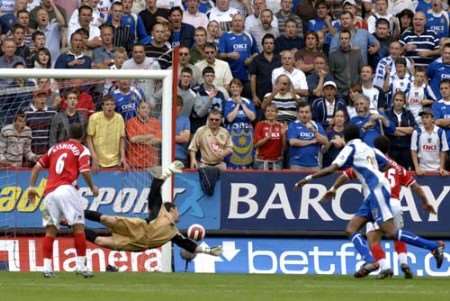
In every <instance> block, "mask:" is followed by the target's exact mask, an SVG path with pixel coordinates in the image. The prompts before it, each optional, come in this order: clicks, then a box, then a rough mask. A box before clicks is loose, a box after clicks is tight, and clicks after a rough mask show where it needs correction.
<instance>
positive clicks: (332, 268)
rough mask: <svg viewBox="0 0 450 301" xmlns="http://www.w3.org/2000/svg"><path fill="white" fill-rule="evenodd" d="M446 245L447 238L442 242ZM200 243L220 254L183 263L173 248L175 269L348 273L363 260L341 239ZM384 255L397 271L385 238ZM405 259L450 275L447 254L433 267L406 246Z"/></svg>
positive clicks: (428, 257) (431, 272)
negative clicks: (221, 247)
mask: <svg viewBox="0 0 450 301" xmlns="http://www.w3.org/2000/svg"><path fill="white" fill-rule="evenodd" d="M446 243H447V245H448V243H449V242H448V241H447V242H446ZM203 244H204V245H208V246H215V245H222V246H223V249H224V252H223V255H222V256H220V257H214V256H210V255H205V254H199V255H197V256H196V257H195V258H194V260H193V261H191V262H190V263H188V264H187V265H186V261H185V260H184V259H182V258H181V256H180V249H179V248H178V247H176V249H175V252H174V266H175V271H177V272H181V271H185V268H186V267H187V270H186V271H188V272H197V273H253V274H277V273H279V274H297V275H301V274H320V275H352V274H353V273H354V272H355V271H357V270H358V269H359V268H360V266H361V265H362V264H363V262H362V261H361V258H360V256H359V254H358V255H356V254H357V253H356V251H355V249H354V248H353V244H352V243H351V242H350V241H347V240H342V239H330V240H327V239H295V238H290V239H284V238H283V239H281V238H236V237H227V238H220V239H219V238H208V239H206V240H205V241H204V242H203ZM382 245H383V247H384V248H385V250H386V259H387V261H388V262H389V263H390V265H391V267H393V272H394V274H395V275H400V274H401V272H400V271H399V266H398V258H397V257H398V256H397V254H396V253H395V252H393V245H392V244H391V243H389V242H385V243H383V244H382ZM408 263H409V264H410V266H411V269H412V270H413V273H414V274H415V275H417V276H442V277H444V276H445V277H447V276H450V254H449V253H446V254H445V260H444V264H443V266H442V267H441V268H440V269H437V268H436V265H435V262H434V258H433V255H432V254H431V253H430V252H429V251H426V250H422V249H418V248H416V247H408Z"/></svg>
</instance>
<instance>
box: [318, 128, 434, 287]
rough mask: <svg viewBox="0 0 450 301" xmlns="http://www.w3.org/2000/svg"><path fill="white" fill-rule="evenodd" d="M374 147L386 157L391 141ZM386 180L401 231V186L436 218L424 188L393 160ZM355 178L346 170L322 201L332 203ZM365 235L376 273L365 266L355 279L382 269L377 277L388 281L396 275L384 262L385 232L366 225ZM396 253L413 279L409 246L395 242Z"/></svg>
mask: <svg viewBox="0 0 450 301" xmlns="http://www.w3.org/2000/svg"><path fill="white" fill-rule="evenodd" d="M374 145H375V147H376V148H378V149H379V150H380V151H381V152H383V154H385V155H387V153H388V152H389V147H390V141H389V139H388V138H387V137H385V136H380V137H378V138H377V139H375V141H374ZM385 176H386V178H387V179H388V180H389V183H390V185H391V202H390V206H391V209H392V213H393V215H394V224H395V225H396V227H397V228H398V229H402V228H403V226H404V223H403V216H402V215H403V213H402V208H401V206H400V190H401V188H402V186H405V187H410V188H411V189H412V190H413V192H415V193H416V194H417V195H418V196H419V197H420V199H421V200H422V207H423V208H424V210H426V211H427V212H430V213H433V214H436V211H435V210H434V208H433V206H432V205H431V204H430V202H429V201H428V198H427V196H426V194H425V192H424V191H423V189H422V187H421V186H420V185H419V184H418V183H417V182H416V180H415V179H414V178H413V176H412V175H411V174H410V173H409V172H408V171H407V170H406V169H405V168H404V167H402V166H401V165H399V164H398V163H396V162H395V161H393V160H391V162H390V168H389V169H388V170H387V171H386V172H385ZM353 178H355V175H354V173H353V170H352V169H350V168H349V169H347V170H345V171H344V173H343V175H342V176H340V177H339V178H338V179H337V180H336V182H335V184H334V185H333V186H332V187H331V188H330V190H328V191H327V193H326V194H325V196H324V198H323V199H329V198H331V197H333V196H334V194H335V193H336V190H337V188H338V187H340V186H341V185H343V184H344V183H345V182H346V181H347V180H348V179H353ZM366 235H367V240H368V242H369V245H370V250H371V252H372V255H373V257H374V259H375V262H376V264H375V265H373V267H374V268H373V269H370V270H369V269H365V268H364V266H363V267H362V268H361V269H360V270H359V271H358V272H356V273H355V277H357V278H361V277H365V276H367V275H368V274H369V273H370V272H372V271H374V270H376V269H378V267H379V268H380V274H379V275H378V278H379V279H384V278H387V277H391V276H392V275H393V273H392V270H391V268H390V267H389V263H388V262H387V261H386V259H385V257H386V256H385V252H384V250H383V248H382V247H381V245H380V241H381V238H382V236H383V232H382V231H381V230H380V229H379V226H378V225H377V224H376V223H371V222H369V223H367V224H366ZM394 247H395V251H396V252H397V254H398V258H399V262H400V268H401V270H402V271H403V273H404V275H405V278H408V279H409V278H412V277H413V275H412V272H411V269H410V268H409V266H408V256H407V249H406V244H405V243H404V242H401V241H397V240H396V241H394Z"/></svg>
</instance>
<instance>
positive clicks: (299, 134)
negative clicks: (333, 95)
mask: <svg viewBox="0 0 450 301" xmlns="http://www.w3.org/2000/svg"><path fill="white" fill-rule="evenodd" d="M297 118H298V119H297V120H296V121H293V122H291V123H290V124H289V126H288V131H287V138H288V141H289V166H290V168H291V169H295V170H298V171H300V172H307V173H312V172H316V171H318V170H319V169H320V155H321V148H322V146H323V145H326V144H327V143H328V139H327V135H326V133H325V131H324V129H323V127H322V126H321V125H320V124H319V123H316V122H315V121H313V120H312V114H311V107H310V105H309V104H307V103H306V102H302V103H300V104H299V106H298V111H297Z"/></svg>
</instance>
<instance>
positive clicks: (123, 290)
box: [0, 272, 450, 301]
mask: <svg viewBox="0 0 450 301" xmlns="http://www.w3.org/2000/svg"><path fill="white" fill-rule="evenodd" d="M0 300H1V301H16V300H17V301H26V300H33V301H40V300H42V301H52V300H58V301H60V300H64V301H66V300H67V301H70V300H76V301H88V300H94V301H103V300H108V301H115V300H124V301H132V300H139V301H144V300H145V301H149V300H152V301H159V300H161V301H166V300H176V301H189V300H195V301H200V300H208V301H219V300H231V301H241V300H258V301H265V300H296V301H303V300H308V301H309V300H311V301H322V300H342V301H352V300H363V301H370V300H383V301H388V300H393V301H402V300H407V301H416V300H417V301H434V300H437V301H438V300H439V301H446V300H450V279H449V278H421V279H413V280H404V279H402V278H393V279H388V280H375V279H373V278H367V279H353V278H351V277H341V276H339V277H338V276H295V275H243V274H240V275H238V274H191V273H186V274H185V273H168V274H165V273H164V274H163V273H97V274H95V277H94V278H91V279H84V278H81V277H80V276H76V275H75V274H73V273H58V274H57V278H53V279H44V278H43V277H42V275H41V274H40V273H7V272H1V273H0Z"/></svg>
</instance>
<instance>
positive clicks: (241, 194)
mask: <svg viewBox="0 0 450 301" xmlns="http://www.w3.org/2000/svg"><path fill="white" fill-rule="evenodd" d="M300 178H301V175H299V174H298V173H292V172H278V173H259V174H258V173H256V174H255V173H233V172H229V173H225V174H223V175H222V177H221V185H222V199H221V229H222V230H242V229H245V230H249V231H260V232H264V231H272V232H273V231H283V232H286V231H287V232H288V231H301V232H309V231H328V232H342V231H343V230H344V229H345V225H346V223H347V222H348V220H350V219H351V217H352V214H353V213H354V212H355V211H356V210H357V208H358V207H359V206H360V204H361V201H362V194H361V185H360V184H358V183H348V184H346V185H344V186H342V187H340V188H339V189H338V191H337V194H336V197H335V199H334V200H332V201H330V202H325V203H321V202H319V200H320V199H321V198H322V196H323V195H324V194H325V192H326V191H327V189H328V188H329V187H331V185H332V184H333V183H334V180H335V179H336V175H332V176H329V177H326V178H323V179H320V180H318V181H313V182H311V183H310V184H307V185H305V186H304V187H303V188H302V189H301V190H300V191H295V190H294V189H293V187H294V184H295V182H296V181H298V180H299V179H300ZM418 182H419V183H420V184H422V185H424V186H423V187H424V190H425V193H426V195H427V197H428V199H429V201H430V202H431V204H432V205H433V207H434V208H435V209H436V211H437V212H438V214H437V215H432V214H428V213H426V212H424V211H423V210H422V208H421V203H420V200H419V199H418V198H417V197H416V196H414V195H413V193H412V192H411V190H410V189H407V188H403V189H402V191H401V196H400V200H401V205H402V208H403V210H404V217H405V225H406V227H407V228H410V229H411V230H413V231H416V232H418V233H422V234H433V235H441V236H449V234H450V220H449V219H448V218H447V215H448V214H447V213H448V212H450V180H449V178H448V177H439V176H428V177H418Z"/></svg>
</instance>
